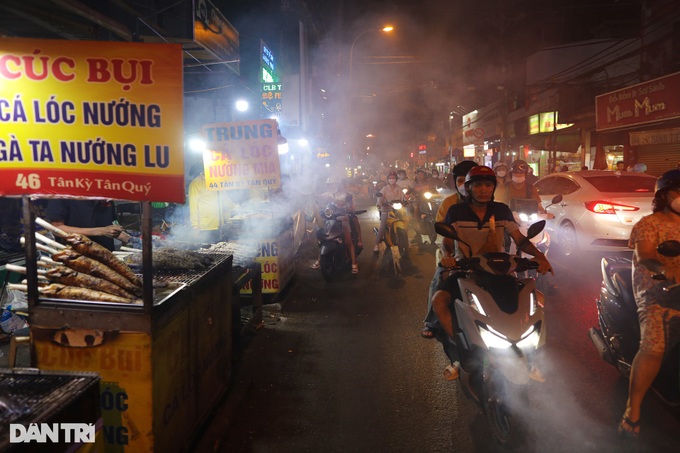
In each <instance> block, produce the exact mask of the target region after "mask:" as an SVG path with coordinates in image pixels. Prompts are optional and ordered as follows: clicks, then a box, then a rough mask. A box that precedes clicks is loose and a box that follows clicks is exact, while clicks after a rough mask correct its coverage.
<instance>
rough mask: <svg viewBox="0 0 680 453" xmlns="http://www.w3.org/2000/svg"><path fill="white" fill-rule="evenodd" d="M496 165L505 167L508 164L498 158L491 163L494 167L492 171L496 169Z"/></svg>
mask: <svg viewBox="0 0 680 453" xmlns="http://www.w3.org/2000/svg"><path fill="white" fill-rule="evenodd" d="M498 167H505V168H508V164H506V163H505V162H503V161H502V160H499V161H498V162H496V163H495V164H493V169H494V171H496V169H497V168H498Z"/></svg>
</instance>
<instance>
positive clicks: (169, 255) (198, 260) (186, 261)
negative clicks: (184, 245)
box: [125, 248, 213, 270]
mask: <svg viewBox="0 0 680 453" xmlns="http://www.w3.org/2000/svg"><path fill="white" fill-rule="evenodd" d="M125 261H126V262H127V263H128V264H131V265H133V266H141V265H142V254H141V253H133V254H131V255H130V256H128V257H126V258H125ZM212 262H213V259H212V258H211V257H210V256H207V255H205V254H203V253H198V252H193V251H191V250H179V249H174V248H162V249H154V251H153V267H154V269H196V270H200V269H207V268H208V267H210V265H211V264H212Z"/></svg>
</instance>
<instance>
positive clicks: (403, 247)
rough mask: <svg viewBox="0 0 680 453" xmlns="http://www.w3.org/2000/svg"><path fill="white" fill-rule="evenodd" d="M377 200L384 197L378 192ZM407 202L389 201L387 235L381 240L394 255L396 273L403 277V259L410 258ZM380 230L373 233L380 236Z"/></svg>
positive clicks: (375, 229)
mask: <svg viewBox="0 0 680 453" xmlns="http://www.w3.org/2000/svg"><path fill="white" fill-rule="evenodd" d="M375 196H376V198H380V197H382V193H380V192H377V193H376V194H375ZM407 205H408V202H407V201H403V200H393V201H388V202H387V203H386V206H388V207H389V208H390V210H389V211H388V213H387V227H386V228H385V234H384V235H383V237H382V238H380V242H382V243H383V244H385V245H386V247H387V248H388V249H389V250H390V252H391V254H392V263H393V266H394V273H395V274H396V275H401V259H402V258H403V257H406V256H408V214H407V212H406V207H407ZM378 231H379V230H378V228H375V227H374V228H373V232H374V233H375V235H376V238H377V236H378Z"/></svg>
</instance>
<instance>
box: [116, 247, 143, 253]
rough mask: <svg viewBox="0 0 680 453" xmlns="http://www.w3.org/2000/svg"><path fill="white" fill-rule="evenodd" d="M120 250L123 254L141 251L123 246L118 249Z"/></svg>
mask: <svg viewBox="0 0 680 453" xmlns="http://www.w3.org/2000/svg"><path fill="white" fill-rule="evenodd" d="M120 250H121V251H123V252H136V253H142V251H141V250H139V249H133V248H132V247H125V246H122V247H121V248H120Z"/></svg>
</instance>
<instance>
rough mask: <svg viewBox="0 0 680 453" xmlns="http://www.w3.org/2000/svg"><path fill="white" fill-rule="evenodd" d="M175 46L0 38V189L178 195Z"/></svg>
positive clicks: (178, 53) (178, 52)
mask: <svg viewBox="0 0 680 453" xmlns="http://www.w3.org/2000/svg"><path fill="white" fill-rule="evenodd" d="M182 103H183V96H182V46H181V45H179V44H146V43H128V42H125V43H123V42H97V41H62V40H38V39H15V38H7V39H1V40H0V171H1V172H2V178H0V196H5V195H29V194H36V195H42V196H60V195H67V196H75V197H83V198H109V199H121V200H131V201H167V202H177V203H183V202H184V136H183V118H182V112H183V105H182Z"/></svg>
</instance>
